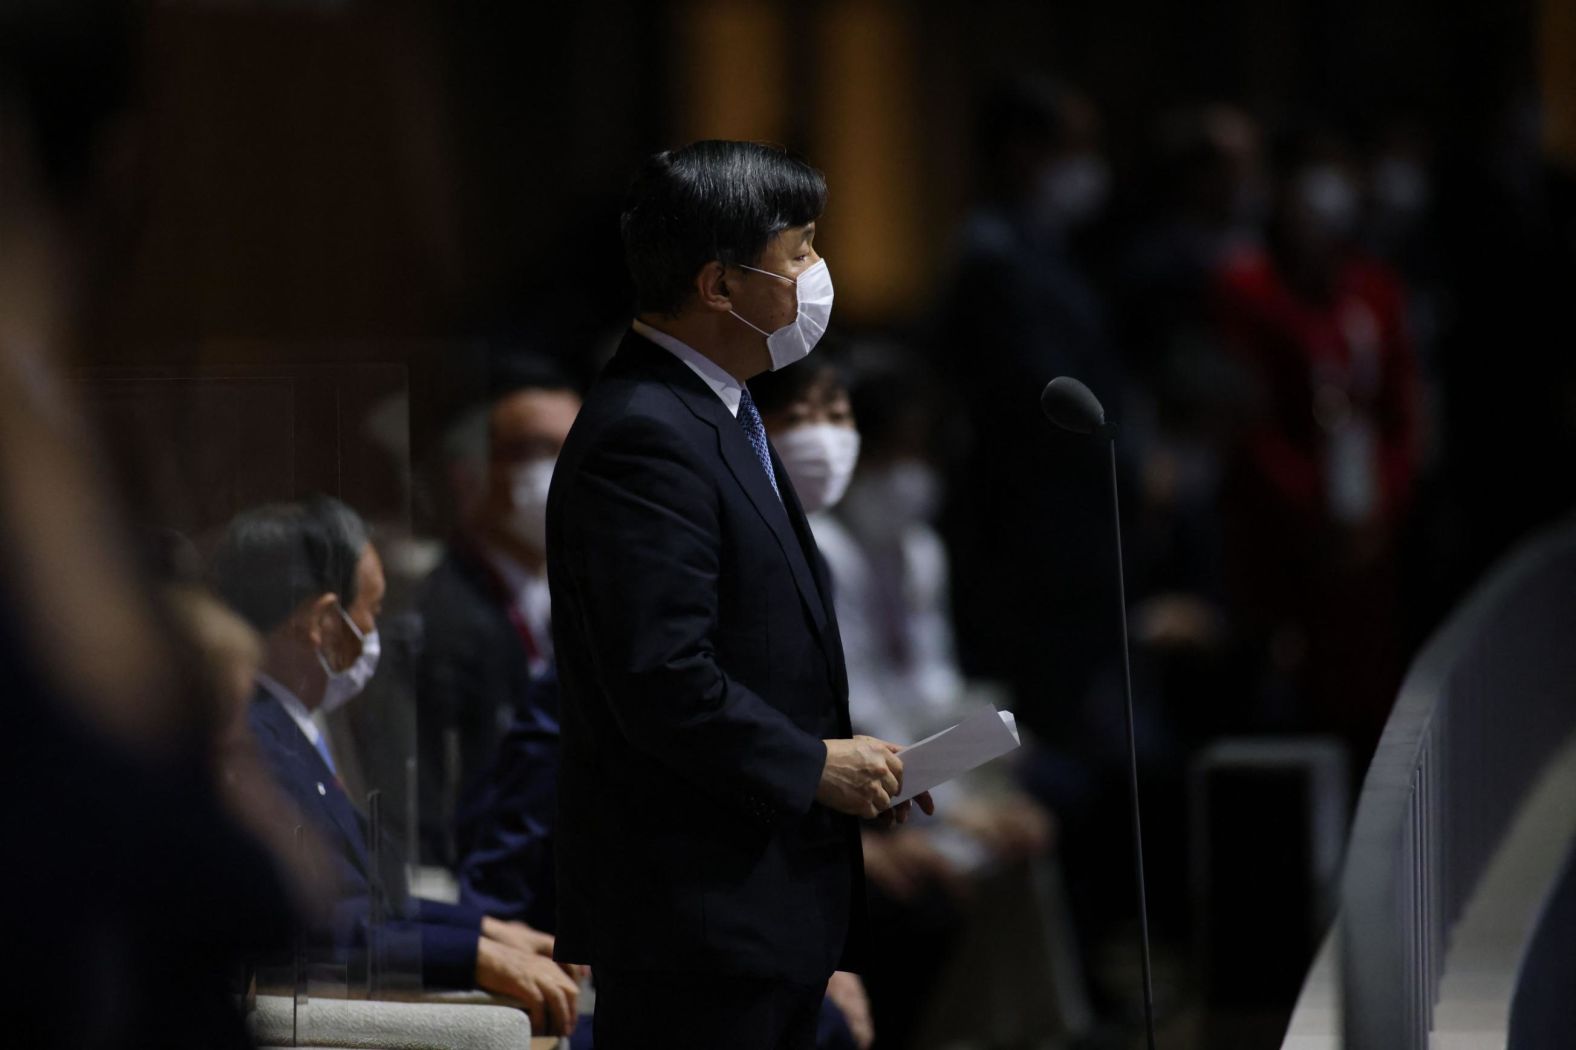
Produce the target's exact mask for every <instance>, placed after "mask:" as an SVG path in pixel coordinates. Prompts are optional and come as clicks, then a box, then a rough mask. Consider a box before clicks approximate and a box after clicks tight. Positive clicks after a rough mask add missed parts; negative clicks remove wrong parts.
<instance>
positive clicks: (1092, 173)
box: [1033, 95, 1111, 229]
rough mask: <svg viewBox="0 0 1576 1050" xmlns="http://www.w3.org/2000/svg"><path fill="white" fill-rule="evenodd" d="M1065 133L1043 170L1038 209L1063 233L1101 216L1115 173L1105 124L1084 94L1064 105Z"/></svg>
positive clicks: (1036, 198)
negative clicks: (1104, 147)
mask: <svg viewBox="0 0 1576 1050" xmlns="http://www.w3.org/2000/svg"><path fill="white" fill-rule="evenodd" d="M1061 110H1062V120H1063V122H1064V125H1065V131H1064V134H1063V137H1062V140H1061V142H1060V143H1058V145H1057V146H1056V147H1055V148H1054V149H1052V150H1051V151H1050V152H1049V153H1048V155H1047V157H1046V159H1045V162H1044V163H1043V165H1042V166H1041V167H1040V171H1039V175H1038V179H1037V182H1036V186H1035V196H1034V202H1033V210H1034V213H1035V215H1036V217H1037V218H1038V219H1039V220H1040V221H1041V222H1043V223H1045V224H1046V225H1048V226H1052V227H1054V228H1057V229H1078V228H1079V227H1082V226H1085V225H1087V224H1089V223H1090V222H1093V221H1094V220H1095V219H1097V218H1099V217H1100V213H1101V212H1102V211H1104V210H1105V205H1106V201H1107V199H1108V198H1109V197H1110V193H1111V172H1110V168H1109V167H1108V166H1107V164H1106V161H1105V156H1104V155H1103V153H1102V152H1101V150H1100V120H1099V115H1098V114H1097V113H1096V111H1095V108H1094V106H1093V105H1092V104H1090V103H1089V101H1088V100H1087V99H1084V98H1083V97H1082V96H1080V95H1068V96H1067V97H1065V98H1064V99H1063V101H1062V104H1061Z"/></svg>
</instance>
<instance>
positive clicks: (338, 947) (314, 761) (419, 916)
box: [247, 689, 482, 988]
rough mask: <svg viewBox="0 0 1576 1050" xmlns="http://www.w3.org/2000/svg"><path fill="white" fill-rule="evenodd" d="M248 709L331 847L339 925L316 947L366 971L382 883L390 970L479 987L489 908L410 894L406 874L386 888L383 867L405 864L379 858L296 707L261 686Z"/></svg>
mask: <svg viewBox="0 0 1576 1050" xmlns="http://www.w3.org/2000/svg"><path fill="white" fill-rule="evenodd" d="M247 715H248V718H249V720H250V722H251V727H252V733H253V736H254V737H255V738H256V740H257V744H258V749H259V750H260V751H261V752H262V755H263V759H264V761H266V762H267V764H268V767H269V770H270V772H271V773H272V774H273V776H274V779H275V780H276V781H278V783H279V785H280V786H281V787H282V788H283V789H284V790H285V793H286V794H288V795H289V796H290V799H291V801H293V802H294V803H295V805H296V807H297V808H298V809H299V810H300V811H301V813H302V815H303V816H304V817H305V818H306V819H307V820H309V821H311V823H312V827H313V828H314V830H316V832H317V833H318V835H319V836H320V837H321V838H322V839H323V841H324V842H325V843H326V844H327V846H328V847H329V852H330V855H331V863H332V865H333V870H332V880H331V882H332V885H333V887H334V895H335V910H334V918H333V921H332V923H331V928H329V929H326V930H314V931H311V934H312V941H313V943H312V947H313V949H314V953H316V952H322V951H326V952H330V953H332V955H331V958H330V960H329V961H333V962H340V963H344V962H350V963H351V968H352V970H353V971H355V970H361V971H362V972H364V970H365V966H366V963H365V959H366V951H367V944H368V940H369V938H368V932H369V931H368V926H369V920H370V914H371V909H372V907H373V903H374V897H373V891H374V887H377V888H378V889H379V891H380V894H381V898H382V899H383V900H384V901H386V902H387V907H388V914H389V915H390V916H392V917H391V918H389V919H387V920H386V921H385V923H384V924H383V926H382V927H381V933H382V938H381V940H380V941H379V942H378V943H380V945H381V948H380V951H381V953H382V959H383V966H384V969H385V971H387V972H389V973H392V974H399V975H402V976H407V975H414V974H415V973H416V972H418V971H419V973H420V975H421V977H422V981H423V984H424V985H425V986H427V987H443V988H470V987H472V986H474V984H475V982H476V943H477V939H478V937H479V936H480V933H481V921H482V915H481V913H480V912H477V911H475V910H474V909H471V908H465V907H461V906H457V905H452V904H443V903H441V902H438V901H428V900H422V899H420V898H413V897H409V896H408V893H407V890H406V887H405V885H404V878H403V874H401V876H400V877H399V878H397V879H396V880H395V884H394V885H387V886H386V885H385V883H386V882H387V880H383V879H381V878H380V876H379V874H378V868H379V867H382V869H383V870H385V871H388V870H395V871H402V869H400V868H399V866H398V864H384V865H374V864H373V863H372V855H371V853H370V852H369V851H368V848H367V821H366V818H365V817H364V816H363V815H362V813H361V811H360V810H359V809H357V808H356V806H355V804H354V803H352V802H351V801H350V796H348V795H347V794H345V791H344V789H343V788H342V787H341V786H340V784H339V780H338V778H337V777H335V776H334V773H333V771H332V770H330V769H329V767H328V764H327V763H326V762H324V761H323V756H322V755H320V754H318V752H317V749H316V748H314V747H313V746H312V743H311V741H309V740H308V739H307V738H306V735H305V734H304V733H302V732H301V727H300V726H298V725H296V723H295V721H294V720H293V719H292V718H291V717H290V714H289V712H287V711H286V710H285V709H284V706H283V705H282V704H281V703H280V702H279V700H278V699H277V698H276V697H274V696H273V695H272V694H270V693H269V692H268V691H267V690H266V689H259V690H258V691H257V695H256V697H255V698H254V699H253V700H252V706H251V709H250V710H249V711H248V712H247Z"/></svg>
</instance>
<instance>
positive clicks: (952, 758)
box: [892, 708, 1018, 806]
mask: <svg viewBox="0 0 1576 1050" xmlns="http://www.w3.org/2000/svg"><path fill="white" fill-rule="evenodd" d="M1017 746H1018V724H1017V722H1015V721H1014V720H1013V717H1012V712H1011V711H996V710H993V709H991V708H986V709H985V710H983V711H981V712H980V713H979V714H977V715H970V716H969V717H968V718H965V719H964V720H963V721H961V722H959V723H958V724H957V725H955V726H953V727H952V728H951V729H943V730H942V731H941V732H939V733H937V734H936V735H935V736H928V737H926V738H925V739H923V740H921V741H920V742H919V743H917V744H910V745H909V746H908V747H905V748H904V749H903V750H901V751H899V752H898V757H899V758H901V759H902V760H903V786H902V787H901V788H899V789H898V793H897V797H896V798H894V799H893V800H892V804H893V805H894V806H895V805H897V804H898V803H899V802H905V801H907V800H908V799H911V798H913V797H914V796H915V795H917V794H919V793H920V792H921V791H929V790H930V789H931V788H933V787H935V786H936V785H938V784H945V783H946V782H947V781H949V780H951V779H952V778H953V777H957V776H962V775H963V774H964V773H967V772H968V771H969V770H971V769H976V768H978V767H979V766H983V765H984V764H985V763H987V762H989V761H990V760H991V759H993V758H1000V757H1001V756H1002V755H1005V754H1006V753H1007V752H1009V751H1011V750H1013V749H1014V748H1016V747H1017Z"/></svg>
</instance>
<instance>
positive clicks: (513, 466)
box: [485, 388, 580, 565]
mask: <svg viewBox="0 0 1576 1050" xmlns="http://www.w3.org/2000/svg"><path fill="white" fill-rule="evenodd" d="M579 411H580V398H579V397H577V396H576V395H575V394H574V393H572V392H570V391H568V390H548V389H541V388H532V389H526V390H517V391H515V392H514V393H512V394H508V395H506V396H505V397H503V398H502V399H500V400H499V401H498V402H497V403H496V404H495V405H494V406H493V409H492V416H491V420H490V427H489V429H490V437H489V446H488V496H487V503H486V508H485V510H486V514H487V517H488V519H489V520H488V525H489V529H488V531H489V532H490V533H491V534H492V538H493V539H494V540H495V541H497V542H500V543H502V544H503V545H505V546H506V547H508V549H509V550H510V551H511V552H513V553H514V554H515V555H517V556H518V557H520V558H522V559H524V560H526V561H528V562H529V563H530V564H532V565H538V564H540V563H541V561H542V559H543V557H544V556H545V554H546V551H547V490H548V487H549V486H550V485H551V484H552V480H553V464H554V463H556V462H557V460H558V453H559V451H560V450H562V449H563V447H564V441H565V439H567V438H568V437H569V428H570V427H571V426H573V425H574V421H575V415H576V414H577V413H578V412H579Z"/></svg>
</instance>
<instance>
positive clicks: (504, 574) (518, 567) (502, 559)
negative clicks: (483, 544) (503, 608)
mask: <svg viewBox="0 0 1576 1050" xmlns="http://www.w3.org/2000/svg"><path fill="white" fill-rule="evenodd" d="M487 560H488V561H490V562H492V566H493V568H494V569H495V570H497V572H498V576H499V577H500V578H501V579H502V580H503V586H504V589H505V590H506V591H508V592H509V597H510V598H512V599H517V598H518V597H519V595H520V594H521V593H522V592H523V591H525V589H526V588H528V587H530V586H531V584H532V583H534V582H536V580H537V579H538V578H539V577H538V576H537V574H536V573H534V572H532V571H531V570H530V569H527V568H526V567H525V566H524V565H522V564H520V562H519V561H518V560H517V559H515V558H513V557H511V556H510V555H508V554H506V553H505V552H504V551H502V550H500V549H499V548H497V547H494V546H493V545H492V544H488V545H487Z"/></svg>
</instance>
